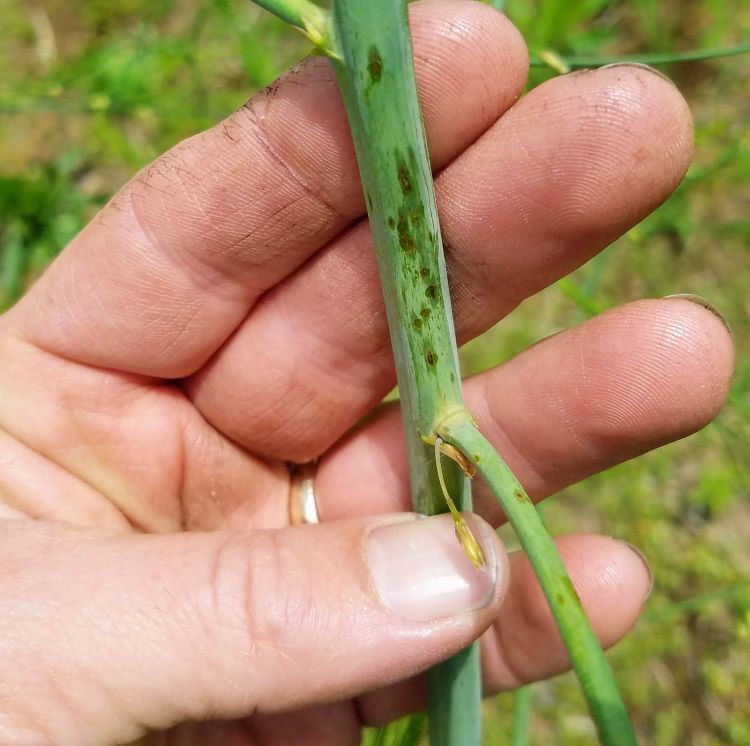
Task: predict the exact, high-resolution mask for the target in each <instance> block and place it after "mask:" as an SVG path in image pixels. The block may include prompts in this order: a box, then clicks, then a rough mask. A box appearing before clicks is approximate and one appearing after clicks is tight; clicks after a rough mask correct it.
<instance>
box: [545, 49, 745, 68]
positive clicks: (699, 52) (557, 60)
mask: <svg viewBox="0 0 750 746" xmlns="http://www.w3.org/2000/svg"><path fill="white" fill-rule="evenodd" d="M748 52H750V42H746V43H744V44H738V45H737V46H734V47H715V48H708V49H691V50H688V51H686V52H643V53H642V54H624V55H620V56H614V57H587V56H576V55H573V56H570V57H568V56H566V55H561V54H558V53H557V52H555V51H554V50H551V49H545V50H541V51H540V52H537V53H536V54H532V55H531V60H530V63H531V66H532V67H550V68H552V69H553V70H555V71H556V72H559V73H563V74H564V73H567V72H570V71H571V70H580V69H581V68H584V67H602V66H603V65H612V64H617V63H620V62H637V63H641V64H643V65H671V64H674V63H677V62H705V61H706V60H717V59H721V58H723V57H735V56H737V55H740V54H747V53H748Z"/></svg>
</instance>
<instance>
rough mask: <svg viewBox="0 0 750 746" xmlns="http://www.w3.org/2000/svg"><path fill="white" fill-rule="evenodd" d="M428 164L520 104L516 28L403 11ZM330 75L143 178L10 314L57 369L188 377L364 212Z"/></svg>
mask: <svg viewBox="0 0 750 746" xmlns="http://www.w3.org/2000/svg"><path fill="white" fill-rule="evenodd" d="M410 11H411V19H412V26H413V37H414V48H415V62H416V69H417V78H418V83H419V90H420V94H421V99H422V106H423V111H424V115H425V120H426V127H427V132H428V140H429V145H430V149H431V152H432V160H433V166H434V167H436V168H439V167H440V166H442V165H444V164H446V163H447V162H449V161H450V160H451V159H452V158H454V157H455V156H456V155H458V154H459V153H460V152H461V151H462V150H463V149H464V148H466V147H467V146H468V145H470V144H471V143H472V142H473V141H474V140H475V139H476V138H477V137H478V136H479V135H480V134H481V133H482V132H483V131H484V130H486V129H487V128H488V127H489V126H490V124H492V122H493V121H494V120H495V119H497V117H499V116H500V114H501V113H502V112H503V111H504V110H505V109H507V108H508V107H509V106H510V105H511V104H512V103H513V101H514V100H515V99H516V98H517V97H518V96H519V95H520V92H521V88H522V87H523V84H524V81H525V77H526V69H527V55H526V51H525V46H524V43H523V40H522V39H521V37H520V36H519V34H518V32H517V31H516V30H515V29H514V28H513V26H512V25H511V24H510V23H509V22H508V21H507V20H506V19H505V18H504V17H503V16H501V15H500V14H498V13H496V12H494V11H493V10H491V9H490V8H488V7H486V6H484V5H481V4H477V3H466V2H462V1H461V0H430V1H429V2H424V3H418V4H416V5H412V6H410ZM363 212H364V201H363V197H362V191H361V186H360V183H359V176H358V174H357V169H356V164H355V160H354V153H353V148H352V144H351V139H350V136H349V131H348V126H347V122H346V115H345V112H344V109H343V106H342V103H341V99H340V97H339V94H338V90H337V87H336V82H335V78H334V75H333V72H332V70H331V68H330V66H329V65H328V63H327V62H326V61H325V60H322V59H320V58H311V59H309V60H307V61H305V62H304V63H302V64H301V65H300V66H298V67H297V68H295V69H293V70H292V71H290V72H289V73H288V74H287V75H285V76H284V77H283V78H281V79H280V80H279V81H278V82H277V83H275V84H274V85H273V86H271V88H269V89H268V90H266V91H264V92H262V93H260V94H259V95H258V96H256V97H255V98H254V99H252V100H251V101H250V102H249V103H248V104H247V105H245V106H244V107H242V108H241V109H240V110H239V111H238V112H236V113H235V114H233V115H232V116H230V117H229V118H228V119H227V120H225V121H224V122H222V123H220V124H219V125H217V126H216V127H214V128H213V129H211V130H209V131H208V132H205V133H203V134H201V135H198V136H196V137H193V138H191V139H189V140H187V141H185V142H183V143H181V144H179V145H177V146H176V147H175V148H173V149H172V150H171V151H169V152H168V153H167V154H166V155H164V156H162V157H161V158H160V159H158V160H157V161H155V162H154V163H153V164H151V165H150V166H148V167H147V168H146V169H144V170H143V171H142V172H141V173H140V174H139V175H137V176H136V177H135V179H133V181H132V182H130V184H128V185H127V186H126V187H124V189H123V190H122V191H121V192H120V193H119V194H118V195H117V196H116V197H115V198H114V199H113V201H112V202H111V203H110V204H109V205H108V206H107V207H106V208H105V209H104V210H103V211H102V212H101V213H100V215H99V216H98V217H97V218H96V219H95V220H94V221H93V222H92V223H91V224H90V225H89V226H88V227H87V228H86V229H85V230H84V231H83V232H82V233H81V234H80V235H79V236H78V237H77V238H76V239H75V240H74V241H73V242H72V244H71V245H70V246H69V247H68V248H67V249H66V250H65V252H64V253H63V254H62V255H61V256H60V257H59V258H58V260H57V261H56V262H55V263H54V265H53V266H52V267H51V269H50V270H49V271H48V272H47V273H46V275H45V276H44V277H43V278H42V279H41V280H40V281H39V283H38V285H37V286H36V287H35V288H34V290H33V291H32V292H31V293H30V295H29V296H28V297H27V298H25V299H24V300H23V301H22V302H21V303H20V304H19V305H18V306H17V307H16V308H15V309H14V310H13V311H12V312H11V318H12V319H14V320H15V326H16V328H17V329H19V330H20V331H21V333H22V334H23V335H24V336H26V337H27V338H28V339H29V340H30V341H31V342H33V343H35V344H36V345H38V346H40V347H43V348H44V349H46V350H48V351H50V352H53V353H55V354H58V355H60V356H62V357H65V358H69V359H74V360H76V361H78V362H82V363H86V364H90V365H97V366H101V367H105V368H110V369H117V370H122V371H127V372H132V373H138V374H143V375H148V376H154V377H164V378H170V377H182V376H186V375H188V374H190V373H193V372H194V371H195V370H197V369H198V368H199V367H200V366H201V365H202V364H203V363H204V362H205V361H206V360H207V359H208V358H209V357H210V356H211V355H212V354H213V353H214V352H215V350H216V349H217V348H218V347H219V346H220V345H221V344H222V343H223V342H224V341H225V340H226V339H227V337H228V336H229V335H230V334H231V333H232V331H233V330H234V329H235V328H236V326H237V325H238V324H239V323H240V321H241V320H242V319H243V318H244V317H245V316H246V315H247V313H248V311H249V310H250V308H251V307H252V305H253V303H254V302H255V301H256V299H257V298H258V297H259V296H260V295H261V294H262V293H263V292H265V291H266V290H268V289H269V288H270V287H272V286H273V285H275V284H276V283H278V282H279V281H281V280H282V279H284V277H286V276H287V275H288V274H289V273H290V272H291V271H293V270H294V269H295V268H296V267H298V266H299V265H300V264H302V263H303V262H304V261H305V260H306V259H307V258H309V257H310V256H311V255H312V254H313V253H314V252H315V251H316V250H317V249H318V248H320V247H321V246H323V245H324V244H325V243H326V242H327V241H329V240H330V239H331V238H333V237H334V236H335V235H337V234H338V233H339V232H340V231H342V230H343V229H344V228H345V227H346V226H347V225H348V224H349V223H350V222H352V221H353V220H354V219H355V218H357V217H358V216H360V215H361V214H363Z"/></svg>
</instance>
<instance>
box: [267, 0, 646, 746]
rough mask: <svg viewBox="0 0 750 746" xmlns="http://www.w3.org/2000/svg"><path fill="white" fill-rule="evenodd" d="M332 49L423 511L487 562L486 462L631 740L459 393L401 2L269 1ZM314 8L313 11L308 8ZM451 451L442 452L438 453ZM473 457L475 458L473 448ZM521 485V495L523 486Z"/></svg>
mask: <svg viewBox="0 0 750 746" xmlns="http://www.w3.org/2000/svg"><path fill="white" fill-rule="evenodd" d="M258 2H259V4H260V5H264V6H265V7H267V8H268V9H269V10H271V11H272V12H275V13H277V15H280V16H281V17H282V18H285V19H286V20H287V21H288V22H290V23H291V24H292V25H294V26H296V27H297V28H298V29H300V30H302V31H303V32H304V33H306V34H307V35H308V36H309V37H310V38H311V39H312V40H313V42H314V43H315V44H316V45H317V47H318V48H319V51H321V52H322V53H324V54H327V55H328V56H329V57H331V60H332V63H333V66H334V68H335V70H336V74H337V77H338V80H339V85H340V88H341V92H342V95H343V99H344V104H345V107H346V110H347V114H348V117H349V123H350V128H351V132H352V137H353V140H354V145H355V150H356V155H357V163H358V165H359V170H360V174H361V178H362V186H363V189H364V195H365V202H366V205H367V211H368V215H369V219H370V227H371V231H372V236H373V241H374V244H375V249H376V255H377V260H378V268H379V272H380V278H381V284H382V288H383V296H384V299H385V306H386V311H387V315H388V324H389V328H390V333H391V342H392V347H393V353H394V358H395V362H396V372H397V377H398V384H399V392H400V398H401V409H402V414H403V421H404V431H405V436H406V447H407V451H408V456H409V471H410V480H411V490H412V499H413V504H414V509H415V510H416V511H418V512H421V513H424V514H428V515H432V514H435V513H440V512H445V511H446V508H449V509H450V510H451V514H452V515H453V517H454V520H455V521H456V535H457V537H458V540H459V541H460V542H461V544H462V545H463V547H464V550H465V551H466V553H467V556H469V558H470V559H471V560H472V562H474V563H475V565H476V566H477V568H478V569H477V571H478V572H482V571H483V570H482V569H481V567H482V564H483V555H482V552H481V547H480V546H479V545H478V543H477V542H476V539H475V538H474V537H473V536H472V534H471V531H470V529H469V528H468V524H466V522H465V520H464V519H463V517H462V516H461V515H460V511H466V510H471V492H470V486H469V485H470V480H469V479H467V478H465V476H464V473H465V472H466V473H468V472H470V470H471V466H470V465H471V464H472V463H476V466H477V468H478V469H479V471H480V472H481V473H482V474H483V476H485V478H486V479H487V480H488V481H489V482H490V486H491V487H492V488H493V490H495V491H496V494H497V495H498V498H499V499H500V500H501V503H502V505H503V507H504V509H505V512H506V514H507V515H508V518H509V520H510V521H511V523H512V524H513V526H514V528H515V530H516V531H517V532H518V534H519V538H520V540H521V543H522V545H523V546H524V548H525V549H526V551H527V552H528V553H529V557H530V559H531V562H532V565H533V566H534V569H535V571H536V573H537V576H538V577H539V579H540V583H541V584H542V587H543V589H544V591H545V594H546V597H547V599H548V601H549V603H550V606H551V607H552V609H553V612H554V615H555V618H556V620H557V623H558V625H559V627H560V629H561V632H562V635H563V639H564V640H565V643H566V645H567V646H568V649H569V651H570V653H571V658H572V659H573V662H574V665H575V667H576V670H577V671H578V674H579V677H580V679H581V681H582V684H583V689H584V692H585V693H586V696H587V698H588V700H589V706H590V709H591V712H592V714H593V716H594V718H595V720H596V722H597V725H598V727H599V731H600V734H601V736H602V742H603V743H604V744H608V745H615V744H617V746H619V745H620V744H622V745H623V746H624V745H625V744H633V743H634V742H635V741H634V738H633V736H632V729H631V727H630V724H629V721H628V718H627V713H626V711H625V708H624V706H623V705H622V701H621V699H620V695H619V693H618V691H617V687H616V685H615V683H614V678H613V676H612V672H611V670H610V669H609V666H608V664H607V662H606V659H605V658H604V655H603V653H602V651H601V648H600V647H599V644H598V642H597V640H596V638H595V636H594V634H593V632H592V630H591V627H590V625H589V623H588V620H587V619H586V616H585V614H584V613H583V610H582V608H581V605H580V602H579V601H578V598H577V596H576V595H575V591H574V589H573V586H572V583H571V582H570V579H569V578H568V576H567V574H566V572H565V568H564V567H563V564H562V561H561V560H560V557H559V555H558V554H557V552H556V549H555V546H554V542H553V541H552V539H551V538H550V537H549V535H548V534H547V533H546V531H545V530H544V527H543V525H542V523H541V521H540V519H539V515H538V514H537V512H536V509H535V508H534V506H533V505H532V504H531V502H530V501H529V499H528V497H526V496H525V493H524V492H523V489H522V488H521V486H520V485H519V484H518V482H517V480H515V477H514V476H513V475H512V473H511V472H510V470H509V469H508V467H507V466H506V465H505V464H504V462H503V461H502V459H501V458H500V457H499V456H498V455H497V454H496V453H495V452H494V451H493V450H492V447H491V446H490V445H489V444H488V443H487V442H486V441H485V440H483V439H482V436H481V435H480V434H479V432H478V430H476V428H475V427H474V425H473V423H472V421H471V416H470V415H469V413H468V412H467V411H466V409H465V408H464V405H463V400H462V397H461V387H460V376H459V369H458V353H457V349H456V343H455V332H454V328H453V320H452V314H451V310H450V298H449V293H448V283H447V275H446V271H445V261H444V257H443V250H442V241H441V237H440V226H439V223H438V216H437V209H436V205H435V195H434V191H433V183H432V171H431V168H430V163H429V157H428V153H427V146H426V140H425V134H424V127H423V124H422V118H421V113H420V110H419V104H418V99H417V90H416V82H415V76H414V69H413V62H412V50H411V39H410V36H409V31H408V28H409V27H408V18H407V14H406V3H405V2H404V0H379V1H378V2H373V0H334V3H333V12H332V15H331V17H330V20H329V19H327V18H326V17H325V16H323V15H320V14H319V13H318V11H320V13H323V12H324V11H322V10H321V9H318V11H315V12H313V11H312V10H311V9H310V7H309V6H310V3H309V2H307V0H290V1H289V2H288V3H286V2H284V1H283V0H258ZM311 18H312V19H314V20H313V21H311V20H310V19H311ZM442 455H444V456H447V457H448V458H441V456H442ZM467 455H468V457H469V458H468V460H467ZM519 495H520V496H522V497H519ZM454 501H455V505H454ZM428 687H429V691H428V717H429V728H430V742H431V744H432V746H479V744H480V741H481V716H480V715H481V713H480V699H481V683H480V667H479V651H478V647H477V645H476V644H474V645H472V646H471V647H470V648H468V649H466V650H464V651H462V652H460V653H459V654H458V655H456V656H454V657H453V658H451V659H450V660H448V661H446V662H445V663H442V664H440V665H438V666H436V667H435V668H434V669H433V670H432V671H431V672H430V674H429V676H428Z"/></svg>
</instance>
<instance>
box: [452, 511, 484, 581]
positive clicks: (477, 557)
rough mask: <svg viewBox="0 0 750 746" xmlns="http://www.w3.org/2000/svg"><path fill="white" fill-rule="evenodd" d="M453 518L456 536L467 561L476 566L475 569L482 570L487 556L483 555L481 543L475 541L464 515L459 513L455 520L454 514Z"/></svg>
mask: <svg viewBox="0 0 750 746" xmlns="http://www.w3.org/2000/svg"><path fill="white" fill-rule="evenodd" d="M453 520H454V521H455V523H456V538H457V539H458V541H459V542H460V544H461V546H462V547H463V548H464V552H465V553H466V556H467V557H468V558H469V561H470V562H471V564H472V565H474V567H476V568H477V570H484V568H485V567H487V558H486V557H485V556H484V549H482V545H481V544H480V543H479V542H478V541H477V539H476V537H475V536H474V534H473V533H471V529H470V528H469V524H468V523H466V521H465V520H464V517H463V516H462V515H461V514H460V513H459V519H458V520H456V516H455V515H454V516H453Z"/></svg>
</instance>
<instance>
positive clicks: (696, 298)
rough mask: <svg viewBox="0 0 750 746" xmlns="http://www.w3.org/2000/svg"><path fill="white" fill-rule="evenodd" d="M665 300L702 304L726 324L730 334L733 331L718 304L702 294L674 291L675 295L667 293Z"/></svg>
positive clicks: (702, 306)
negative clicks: (717, 306)
mask: <svg viewBox="0 0 750 746" xmlns="http://www.w3.org/2000/svg"><path fill="white" fill-rule="evenodd" d="M663 300H687V301H690V302H691V303H695V304H697V305H699V306H701V308H705V309H706V310H707V311H710V312H711V313H712V314H713V315H714V316H716V318H717V319H719V321H721V323H722V324H724V328H725V329H726V330H727V331H728V332H729V333H730V334H731V333H732V329H731V328H730V326H729V324H728V323H727V320H726V319H725V318H724V315H723V314H722V312H721V311H720V310H719V309H718V308H716V306H715V305H714V304H713V303H711V301H710V300H706V299H705V298H703V297H701V296H700V295H695V294H694V293H674V294H673V295H665V296H664V298H663Z"/></svg>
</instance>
